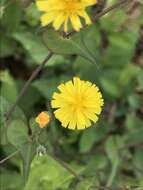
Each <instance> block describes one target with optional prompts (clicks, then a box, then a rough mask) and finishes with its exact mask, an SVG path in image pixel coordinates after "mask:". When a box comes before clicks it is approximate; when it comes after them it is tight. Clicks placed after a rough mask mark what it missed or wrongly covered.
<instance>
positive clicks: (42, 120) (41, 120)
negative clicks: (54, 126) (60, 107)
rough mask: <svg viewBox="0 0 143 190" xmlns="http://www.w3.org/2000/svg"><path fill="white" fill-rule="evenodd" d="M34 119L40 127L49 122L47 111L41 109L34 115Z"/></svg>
mask: <svg viewBox="0 0 143 190" xmlns="http://www.w3.org/2000/svg"><path fill="white" fill-rule="evenodd" d="M35 121H36V122H37V123H38V124H39V126H40V128H44V127H46V125H47V124H48V123H49V122H50V116H49V114H48V113H47V112H44V111H43V112H41V113H40V114H39V115H38V116H37V117H36V119H35Z"/></svg>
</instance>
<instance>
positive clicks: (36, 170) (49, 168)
mask: <svg viewBox="0 0 143 190" xmlns="http://www.w3.org/2000/svg"><path fill="white" fill-rule="evenodd" d="M72 178H73V177H72V175H71V174H70V173H69V172H68V171H67V170H66V169H65V168H63V167H62V166H61V165H60V164H59V163H58V162H57V161H55V160H54V159H53V158H51V157H50V156H48V155H43V156H35V158H34V160H33V161H32V164H31V170H30V175H29V179H28V182H27V184H26V186H25V188H24V190H29V189H30V190H55V189H58V188H60V189H62V190H67V189H68V187H69V184H70V182H71V179H72Z"/></svg>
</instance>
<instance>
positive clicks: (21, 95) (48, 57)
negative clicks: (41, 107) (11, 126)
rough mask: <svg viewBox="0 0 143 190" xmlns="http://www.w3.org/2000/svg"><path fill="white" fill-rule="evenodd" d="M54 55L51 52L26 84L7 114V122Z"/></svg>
mask: <svg viewBox="0 0 143 190" xmlns="http://www.w3.org/2000/svg"><path fill="white" fill-rule="evenodd" d="M52 55H53V53H52V52H50V53H49V54H48V55H47V57H46V58H45V59H44V61H43V62H42V64H41V65H39V66H38V67H37V68H36V69H35V70H34V71H33V73H32V75H31V76H30V78H29V79H28V81H27V82H26V84H25V85H24V87H23V88H22V90H21V92H20V94H19V96H18V97H17V100H16V102H15V103H14V104H13V106H12V107H11V109H10V110H9V111H8V112H7V113H6V114H5V117H6V121H8V120H9V118H10V117H11V115H12V113H13V112H14V110H15V108H16V106H17V104H18V103H19V101H20V100H21V98H22V97H23V96H24V95H25V94H26V92H27V90H28V88H29V86H30V85H31V83H32V81H33V80H34V79H35V78H36V77H37V75H38V74H39V72H40V71H41V70H42V69H43V67H44V66H45V65H46V63H47V62H48V61H49V59H50V58H51V57H52Z"/></svg>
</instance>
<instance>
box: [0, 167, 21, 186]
mask: <svg viewBox="0 0 143 190" xmlns="http://www.w3.org/2000/svg"><path fill="white" fill-rule="evenodd" d="M22 186H23V184H22V179H21V176H20V174H19V173H17V172H15V171H13V170H11V171H10V170H3V169H2V170H1V185H0V187H1V189H2V190H8V189H9V190H19V189H22Z"/></svg>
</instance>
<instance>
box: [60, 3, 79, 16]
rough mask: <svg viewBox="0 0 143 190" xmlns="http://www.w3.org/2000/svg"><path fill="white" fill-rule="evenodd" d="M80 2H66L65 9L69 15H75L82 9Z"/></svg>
mask: <svg viewBox="0 0 143 190" xmlns="http://www.w3.org/2000/svg"><path fill="white" fill-rule="evenodd" d="M80 5H81V3H80V0H65V1H64V4H63V9H64V11H65V12H66V13H67V14H73V13H75V12H76V11H78V10H79V9H80V8H81V6H80Z"/></svg>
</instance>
